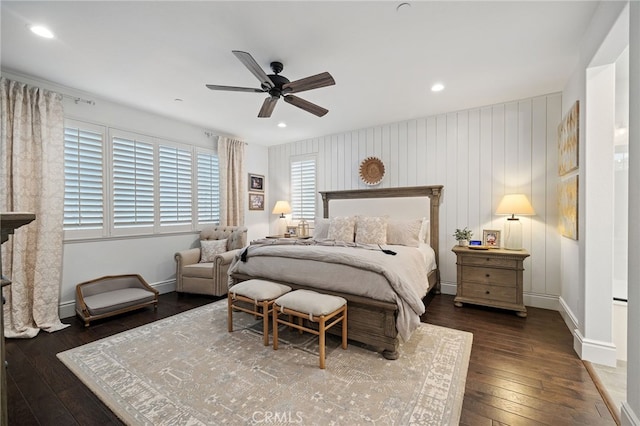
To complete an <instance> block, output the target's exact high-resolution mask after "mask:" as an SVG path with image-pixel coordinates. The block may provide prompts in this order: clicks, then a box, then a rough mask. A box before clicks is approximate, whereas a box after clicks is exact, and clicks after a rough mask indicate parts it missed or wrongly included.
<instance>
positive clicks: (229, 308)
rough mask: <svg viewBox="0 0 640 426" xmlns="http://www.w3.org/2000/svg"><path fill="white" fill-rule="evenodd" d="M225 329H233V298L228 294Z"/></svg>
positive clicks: (230, 330)
mask: <svg viewBox="0 0 640 426" xmlns="http://www.w3.org/2000/svg"><path fill="white" fill-rule="evenodd" d="M227 329H228V331H229V333H231V332H232V331H233V298H232V297H231V295H230V294H229V295H228V296H227Z"/></svg>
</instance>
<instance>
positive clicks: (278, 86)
mask: <svg viewBox="0 0 640 426" xmlns="http://www.w3.org/2000/svg"><path fill="white" fill-rule="evenodd" d="M267 77H269V78H270V79H271V81H272V82H273V87H272V88H271V89H269V87H268V86H266V85H264V84H262V85H261V87H262V89H263V90H265V91H267V90H268V91H269V94H270V95H271V96H276V97H279V96H280V95H282V94H283V93H282V86H283V85H285V84H287V83H289V79H288V78H286V77H283V76H281V75H277V74H269V75H268V76H267Z"/></svg>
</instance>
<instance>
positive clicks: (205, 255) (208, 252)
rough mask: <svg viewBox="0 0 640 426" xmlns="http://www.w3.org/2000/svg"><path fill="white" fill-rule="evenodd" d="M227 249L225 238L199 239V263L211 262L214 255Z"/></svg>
mask: <svg viewBox="0 0 640 426" xmlns="http://www.w3.org/2000/svg"><path fill="white" fill-rule="evenodd" d="M226 251H227V239H226V238H225V239H224V240H200V263H206V262H213V260H214V259H215V257H216V255H218V254H222V253H224V252H226Z"/></svg>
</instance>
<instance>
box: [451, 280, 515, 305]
mask: <svg viewBox="0 0 640 426" xmlns="http://www.w3.org/2000/svg"><path fill="white" fill-rule="evenodd" d="M463 293H464V297H468V298H474V299H484V300H488V301H498V302H506V303H516V302H517V301H518V299H517V295H516V288H515V286H514V287H503V286H497V285H485V284H476V283H473V284H470V283H467V284H465V285H464V290H463Z"/></svg>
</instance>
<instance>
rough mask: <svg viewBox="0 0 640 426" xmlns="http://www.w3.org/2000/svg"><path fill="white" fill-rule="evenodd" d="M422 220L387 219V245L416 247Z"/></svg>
mask: <svg viewBox="0 0 640 426" xmlns="http://www.w3.org/2000/svg"><path fill="white" fill-rule="evenodd" d="M422 222H423V221H422V219H412V220H400V219H389V221H388V223H387V244H396V245H401V246H407V247H418V243H419V242H420V240H419V237H420V227H421V225H422Z"/></svg>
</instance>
